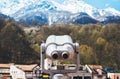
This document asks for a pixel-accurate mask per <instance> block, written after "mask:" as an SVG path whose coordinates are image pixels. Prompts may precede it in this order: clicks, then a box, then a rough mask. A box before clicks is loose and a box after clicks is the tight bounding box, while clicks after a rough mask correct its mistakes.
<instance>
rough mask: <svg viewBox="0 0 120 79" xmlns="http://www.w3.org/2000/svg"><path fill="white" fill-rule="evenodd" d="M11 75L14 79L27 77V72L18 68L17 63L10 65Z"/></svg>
mask: <svg viewBox="0 0 120 79" xmlns="http://www.w3.org/2000/svg"><path fill="white" fill-rule="evenodd" d="M10 75H11V77H12V79H26V77H25V72H24V71H22V70H21V69H19V68H17V67H16V66H15V65H11V66H10Z"/></svg>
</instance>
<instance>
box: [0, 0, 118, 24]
mask: <svg viewBox="0 0 120 79" xmlns="http://www.w3.org/2000/svg"><path fill="white" fill-rule="evenodd" d="M0 12H2V13H4V14H6V15H9V16H11V17H13V18H14V19H15V20H17V21H19V20H20V21H24V22H26V23H28V24H31V23H35V24H36V23H37V24H44V23H45V24H46V23H47V24H53V23H83V24H84V23H96V22H98V21H99V22H103V23H104V21H105V22H109V21H106V20H109V18H111V17H114V19H116V18H117V19H118V16H120V12H119V11H117V10H115V9H113V8H107V9H98V8H95V7H93V6H91V5H89V4H87V3H85V2H84V0H65V1H64V2H63V3H62V4H59V3H57V2H55V1H54V0H1V1H0ZM90 21H91V22H90Z"/></svg>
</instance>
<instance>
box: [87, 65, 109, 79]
mask: <svg viewBox="0 0 120 79" xmlns="http://www.w3.org/2000/svg"><path fill="white" fill-rule="evenodd" d="M85 66H86V70H87V71H88V72H89V73H91V74H92V79H106V78H107V72H105V71H104V70H103V68H102V66H101V65H85Z"/></svg>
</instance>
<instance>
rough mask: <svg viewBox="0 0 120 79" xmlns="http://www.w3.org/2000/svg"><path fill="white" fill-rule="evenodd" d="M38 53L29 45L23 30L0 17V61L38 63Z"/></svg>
mask: <svg viewBox="0 0 120 79" xmlns="http://www.w3.org/2000/svg"><path fill="white" fill-rule="evenodd" d="M38 60H39V54H38V53H37V52H35V51H34V49H32V48H31V47H30V43H29V42H28V41H27V38H26V35H25V33H24V31H23V30H22V29H21V28H19V26H18V25H17V24H16V23H15V22H13V21H11V20H9V19H6V20H4V19H0V63H18V64H30V63H38Z"/></svg>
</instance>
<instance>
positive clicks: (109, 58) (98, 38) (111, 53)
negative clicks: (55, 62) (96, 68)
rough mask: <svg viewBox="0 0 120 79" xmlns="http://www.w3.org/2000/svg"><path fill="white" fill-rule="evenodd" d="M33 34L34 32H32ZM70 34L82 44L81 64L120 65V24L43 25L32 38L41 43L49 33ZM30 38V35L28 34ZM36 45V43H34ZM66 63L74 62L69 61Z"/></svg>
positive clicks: (117, 67)
mask: <svg viewBox="0 0 120 79" xmlns="http://www.w3.org/2000/svg"><path fill="white" fill-rule="evenodd" d="M31 34H32V33H31ZM53 34H54V35H64V34H68V35H70V36H71V37H72V38H73V41H74V42H78V43H79V44H80V48H79V50H80V61H81V62H80V63H81V64H100V65H103V67H114V68H116V69H119V68H120V66H119V64H120V60H119V58H120V52H119V51H120V25H119V24H107V25H101V24H87V25H73V24H70V25H64V24H59V25H52V26H42V27H40V28H38V31H37V32H36V34H35V35H34V38H31V39H30V41H31V40H32V41H31V43H32V42H33V41H34V42H35V43H37V44H39V45H40V44H41V42H42V41H43V40H45V39H46V38H47V37H48V36H49V35H53ZM28 38H29V35H28ZM32 44H33V46H34V43H32ZM66 63H72V62H71V61H67V62H66Z"/></svg>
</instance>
